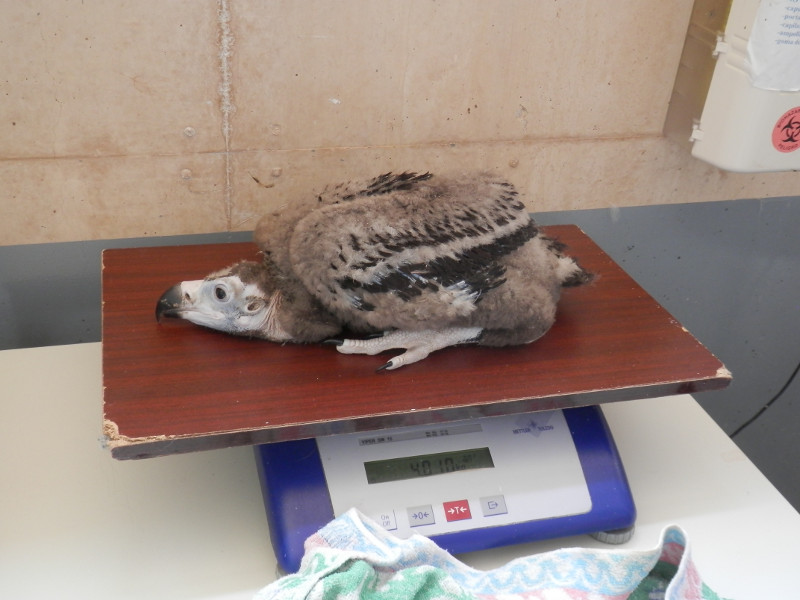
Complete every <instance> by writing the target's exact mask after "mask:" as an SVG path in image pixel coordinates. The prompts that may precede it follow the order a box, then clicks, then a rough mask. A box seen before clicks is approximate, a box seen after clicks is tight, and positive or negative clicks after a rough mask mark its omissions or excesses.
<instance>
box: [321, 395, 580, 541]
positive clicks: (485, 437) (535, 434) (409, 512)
mask: <svg viewBox="0 0 800 600" xmlns="http://www.w3.org/2000/svg"><path fill="white" fill-rule="evenodd" d="M317 446H318V448H319V455H320V459H321V462H322V467H323V470H324V473H325V480H326V482H327V486H328V492H329V494H330V498H331V503H332V505H333V511H334V513H335V514H337V515H338V514H342V513H343V512H345V511H347V510H348V509H349V508H351V507H356V508H358V509H359V510H360V511H361V512H363V513H364V514H366V515H368V516H370V517H371V518H372V519H373V520H375V521H376V522H378V523H380V524H381V525H382V526H383V527H384V528H385V529H387V530H389V531H392V532H393V533H395V534H396V535H398V536H400V537H408V536H409V535H411V534H412V533H420V534H423V535H427V536H430V535H440V534H444V533H451V532H457V531H465V530H471V529H476V528H483V527H494V526H500V525H508V524H512V523H519V522H524V521H533V520H539V519H548V518H553V517H562V516H567V515H577V514H582V513H586V512H588V511H590V510H591V508H592V501H591V496H590V494H589V489H588V486H587V483H586V479H585V477H584V473H583V469H582V467H581V463H580V459H579V456H578V452H577V450H576V447H575V443H574V441H573V439H572V435H571V433H570V430H569V427H568V426H567V423H566V420H565V418H564V414H563V412H562V411H560V410H556V411H548V412H537V413H528V414H522V415H507V416H500V417H486V418H481V419H474V420H470V421H464V422H455V423H446V424H442V425H440V426H435V425H434V426H430V425H426V426H419V427H403V428H397V429H387V430H381V431H380V432H367V433H354V434H346V435H337V436H330V437H322V438H317Z"/></svg>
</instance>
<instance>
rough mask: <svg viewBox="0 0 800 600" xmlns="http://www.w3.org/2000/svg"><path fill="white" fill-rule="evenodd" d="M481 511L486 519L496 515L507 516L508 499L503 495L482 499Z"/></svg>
mask: <svg viewBox="0 0 800 600" xmlns="http://www.w3.org/2000/svg"><path fill="white" fill-rule="evenodd" d="M480 502H481V511H482V512H483V516H484V517H491V516H494V515H505V514H507V513H508V508H506V498H505V496H503V495H502V494H501V495H499V496H485V497H483V498H481V499H480Z"/></svg>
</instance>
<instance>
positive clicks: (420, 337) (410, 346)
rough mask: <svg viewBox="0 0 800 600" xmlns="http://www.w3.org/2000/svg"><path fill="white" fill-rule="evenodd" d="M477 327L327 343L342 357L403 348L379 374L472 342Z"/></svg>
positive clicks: (475, 337)
mask: <svg viewBox="0 0 800 600" xmlns="http://www.w3.org/2000/svg"><path fill="white" fill-rule="evenodd" d="M481 331H482V330H481V328H480V327H450V328H448V329H423V330H420V331H390V332H388V333H386V334H384V335H382V336H381V337H375V338H369V339H364V340H350V339H346V340H329V341H328V342H329V343H332V344H335V345H336V346H337V348H336V349H337V350H338V351H339V352H341V353H342V354H369V355H374V354H380V353H381V352H385V351H387V350H392V349H396V348H404V349H405V350H406V351H405V352H404V353H403V354H399V355H397V356H395V357H394V358H392V359H390V360H389V361H387V362H386V364H384V365H383V366H381V367H380V368H378V370H379V371H383V370H384V369H385V370H387V371H391V370H392V369H397V368H399V367H402V366H403V365H410V364H411V363H415V362H417V361H420V360H422V359H423V358H425V357H426V356H428V354H430V353H431V352H434V351H436V350H441V349H442V348H447V347H448V346H455V345H456V344H463V343H466V342H473V341H475V340H476V339H477V338H478V336H479V335H480V334H481Z"/></svg>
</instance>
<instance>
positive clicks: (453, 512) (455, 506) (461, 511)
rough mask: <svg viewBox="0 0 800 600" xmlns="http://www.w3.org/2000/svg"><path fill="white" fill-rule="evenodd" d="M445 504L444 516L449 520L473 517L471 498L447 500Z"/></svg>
mask: <svg viewBox="0 0 800 600" xmlns="http://www.w3.org/2000/svg"><path fill="white" fill-rule="evenodd" d="M443 506H444V516H445V518H446V519H447V520H448V521H463V520H464V519H471V518H472V513H471V512H469V500H454V501H453V502H445V503H444V504H443Z"/></svg>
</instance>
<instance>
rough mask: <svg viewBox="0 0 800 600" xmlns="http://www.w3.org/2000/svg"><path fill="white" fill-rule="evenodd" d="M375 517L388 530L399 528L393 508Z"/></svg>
mask: <svg viewBox="0 0 800 600" xmlns="http://www.w3.org/2000/svg"><path fill="white" fill-rule="evenodd" d="M373 518H374V519H375V520H376V521H377V522H378V523H379V524H380V526H381V527H383V528H384V529H385V530H387V531H394V530H395V529H397V519H396V518H395V516H394V511H393V510H385V511H383V512H380V513H378V514H376V515H374V516H373Z"/></svg>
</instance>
